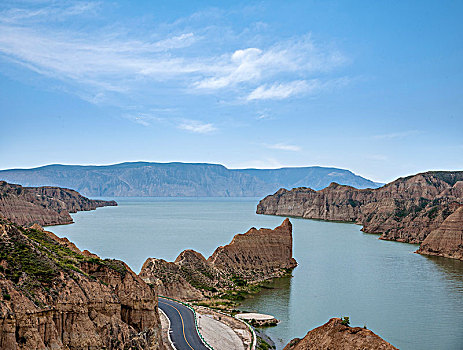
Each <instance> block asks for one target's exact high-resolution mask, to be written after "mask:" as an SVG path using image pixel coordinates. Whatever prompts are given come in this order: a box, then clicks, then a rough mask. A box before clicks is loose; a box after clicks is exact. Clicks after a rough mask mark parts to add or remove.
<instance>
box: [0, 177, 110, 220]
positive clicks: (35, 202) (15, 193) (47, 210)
mask: <svg viewBox="0 0 463 350" xmlns="http://www.w3.org/2000/svg"><path fill="white" fill-rule="evenodd" d="M108 205H111V206H112V205H117V203H116V202H114V201H102V200H93V199H88V198H87V197H84V196H82V195H80V194H79V193H78V192H76V191H74V190H70V189H66V188H60V187H22V186H20V185H15V184H9V183H7V182H5V181H0V217H4V218H6V219H7V220H9V221H12V222H14V223H16V224H18V225H23V226H30V225H32V224H34V223H36V224H39V225H41V226H48V225H62V224H70V223H72V222H73V221H72V218H71V216H70V215H69V213H75V212H77V211H86V210H94V209H96V208H98V207H103V206H108Z"/></svg>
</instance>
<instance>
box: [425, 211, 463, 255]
mask: <svg viewBox="0 0 463 350" xmlns="http://www.w3.org/2000/svg"><path fill="white" fill-rule="evenodd" d="M417 253H420V254H426V255H437V256H444V257H446V258H454V259H460V260H463V206H461V207H459V208H458V209H457V210H456V211H455V212H454V213H453V214H451V215H449V216H448V217H447V219H445V221H444V222H443V223H442V224H441V225H440V226H439V228H437V229H435V230H434V231H432V232H431V233H430V234H429V235H428V236H427V237H426V239H425V240H424V241H423V243H422V244H421V246H420V249H418V251H417Z"/></svg>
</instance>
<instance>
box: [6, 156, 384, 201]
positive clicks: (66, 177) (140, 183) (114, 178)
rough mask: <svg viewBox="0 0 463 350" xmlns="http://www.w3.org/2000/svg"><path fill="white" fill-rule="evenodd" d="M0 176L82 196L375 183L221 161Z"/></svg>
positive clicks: (334, 172)
mask: <svg viewBox="0 0 463 350" xmlns="http://www.w3.org/2000/svg"><path fill="white" fill-rule="evenodd" d="M0 179H1V180H5V181H7V182H13V183H19V184H22V185H23V186H59V187H66V188H72V189H75V190H77V191H79V192H80V193H82V194H84V195H86V196H96V197H101V196H103V197H125V196H128V197H130V196H155V197H182V196H193V197H204V196H208V197H241V196H250V197H257V196H264V195H267V194H269V193H273V192H275V191H276V190H277V189H278V188H280V187H291V188H292V187H298V186H310V187H312V188H317V189H320V188H324V187H326V186H328V185H329V184H330V183H331V182H332V181H336V182H338V183H342V184H345V185H351V186H355V187H358V188H366V187H372V188H374V187H378V186H379V185H378V184H377V183H375V182H373V181H370V180H368V179H365V178H363V177H361V176H358V175H355V174H354V173H352V172H351V171H349V170H345V169H338V168H325V167H300V168H281V169H228V168H226V167H224V166H223V165H220V164H207V163H178V162H175V163H151V162H131V163H121V164H114V165H104V166H79V165H59V164H55V165H47V166H44V167H40V168H34V169H10V170H1V171H0Z"/></svg>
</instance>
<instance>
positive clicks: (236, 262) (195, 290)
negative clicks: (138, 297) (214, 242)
mask: <svg viewBox="0 0 463 350" xmlns="http://www.w3.org/2000/svg"><path fill="white" fill-rule="evenodd" d="M292 244H293V242H292V225H291V222H290V221H289V219H285V220H284V221H283V223H282V224H281V225H280V226H278V227H277V228H275V229H273V230H271V229H265V228H264V229H259V230H258V229H256V228H254V227H253V228H251V229H250V230H249V231H248V232H246V233H244V234H237V235H236V236H235V237H234V238H233V240H232V241H231V243H230V244H228V245H226V246H222V247H219V248H217V249H216V250H215V252H214V253H213V254H212V255H211V256H210V257H209V259H207V260H206V259H205V258H204V257H203V256H202V255H201V254H199V253H197V252H195V251H193V250H185V251H183V252H182V253H181V254H180V255H179V256H178V257H177V259H176V260H175V262H173V263H172V262H166V261H164V260H162V259H155V258H149V259H147V260H146V262H145V263H144V264H143V267H142V269H141V272H140V277H142V278H143V279H144V280H145V281H146V282H148V283H151V284H154V285H156V286H157V287H158V290H159V293H160V294H162V295H165V296H170V297H175V298H179V299H185V300H189V299H202V298H204V297H205V296H211V295H213V294H214V293H216V292H220V291H223V290H227V289H230V288H233V287H234V286H236V285H238V286H239V285H242V284H244V283H248V282H258V281H263V280H266V279H270V278H274V277H280V276H282V275H283V274H285V273H287V272H288V271H289V270H291V269H292V268H294V267H296V265H297V263H296V260H294V258H293V256H292V247H293V245H292Z"/></svg>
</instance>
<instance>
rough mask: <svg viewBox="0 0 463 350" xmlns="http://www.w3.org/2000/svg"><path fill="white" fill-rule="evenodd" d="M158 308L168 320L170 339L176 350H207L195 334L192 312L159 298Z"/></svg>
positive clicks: (180, 305)
mask: <svg viewBox="0 0 463 350" xmlns="http://www.w3.org/2000/svg"><path fill="white" fill-rule="evenodd" d="M158 303H159V308H160V309H161V310H162V311H164V312H165V314H166V315H167V317H168V318H169V320H170V330H171V333H170V338H171V339H172V342H173V343H174V346H175V347H176V348H177V350H208V348H207V347H206V346H205V345H204V344H203V342H202V341H201V339H200V338H199V335H198V333H197V332H196V327H195V318H194V315H193V311H191V310H190V309H189V308H187V307H186V306H184V305H182V304H180V303H177V302H175V301H173V300H169V299H164V298H161V297H160V298H159V299H158Z"/></svg>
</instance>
